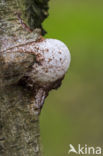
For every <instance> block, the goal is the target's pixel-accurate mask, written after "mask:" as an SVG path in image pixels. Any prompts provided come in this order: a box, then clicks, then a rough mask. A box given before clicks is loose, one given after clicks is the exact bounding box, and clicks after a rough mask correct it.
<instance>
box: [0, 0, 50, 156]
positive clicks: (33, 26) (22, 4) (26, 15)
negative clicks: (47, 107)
mask: <svg viewBox="0 0 103 156" xmlns="http://www.w3.org/2000/svg"><path fill="white" fill-rule="evenodd" d="M47 16H48V0H30V1H28V0H0V156H40V155H41V152H40V151H41V150H40V138H39V137H40V131H39V111H40V110H39V109H37V106H36V99H35V97H36V95H35V92H34V93H33V92H32V91H31V90H29V89H28V88H25V87H24V86H23V85H22V86H21V85H20V83H19V81H20V80H21V79H22V77H23V76H24V74H25V73H26V71H29V70H30V69H31V66H32V65H33V64H34V63H35V55H33V54H31V53H23V52H22V53H21V52H19V51H16V52H15V51H11V52H9V53H6V50H7V49H10V48H12V47H15V46H20V45H23V44H24V45H25V44H27V43H29V42H32V41H33V42H34V41H37V40H38V39H40V37H41V34H44V33H45V31H44V30H43V28H42V26H41V24H42V22H43V20H44V19H45V18H46V17H47ZM3 51H5V53H3Z"/></svg>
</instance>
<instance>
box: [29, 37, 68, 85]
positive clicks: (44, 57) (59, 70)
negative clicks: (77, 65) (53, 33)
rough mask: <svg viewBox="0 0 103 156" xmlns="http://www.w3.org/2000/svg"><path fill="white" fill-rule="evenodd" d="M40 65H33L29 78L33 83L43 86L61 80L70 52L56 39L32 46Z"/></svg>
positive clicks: (66, 68)
mask: <svg viewBox="0 0 103 156" xmlns="http://www.w3.org/2000/svg"><path fill="white" fill-rule="evenodd" d="M33 48H34V51H37V52H36V53H37V56H38V59H41V61H40V63H38V62H37V63H34V65H33V69H32V72H30V73H29V76H30V77H31V78H32V80H33V82H34V83H39V84H40V85H45V84H49V83H53V82H55V81H57V80H59V79H61V78H62V77H63V76H64V75H65V73H66V72H67V70H68V68H69V65H70V60H71V56H70V52H69V50H68V48H67V46H66V45H65V44H64V43H63V42H61V41H59V40H56V39H44V40H43V41H41V42H36V43H35V45H34V46H33Z"/></svg>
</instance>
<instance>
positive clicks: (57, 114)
mask: <svg viewBox="0 0 103 156" xmlns="http://www.w3.org/2000/svg"><path fill="white" fill-rule="evenodd" d="M44 27H45V29H46V30H47V32H48V34H47V35H46V37H48V38H57V39H60V40H62V41H64V42H65V43H66V44H67V46H68V47H69V49H70V51H71V56H72V61H71V66H70V69H69V71H68V73H67V75H66V77H65V80H64V81H63V85H62V87H61V88H60V89H59V90H58V91H52V92H51V93H50V95H49V96H48V98H47V100H46V102H45V105H44V109H43V111H42V114H41V118H40V120H41V125H40V126H41V137H42V138H41V139H42V140H41V141H42V144H43V151H44V156H67V155H68V150H69V144H70V143H71V144H73V145H74V146H75V147H77V145H78V144H81V145H85V144H87V145H88V146H89V145H91V146H101V147H102V146H103V140H102V139H103V124H102V119H103V83H102V79H103V1H102V0H51V2H50V16H49V18H48V19H47V20H46V21H45V23H44ZM72 155H73V154H71V156H72ZM74 155H75V154H74Z"/></svg>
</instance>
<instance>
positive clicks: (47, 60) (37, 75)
mask: <svg viewBox="0 0 103 156" xmlns="http://www.w3.org/2000/svg"><path fill="white" fill-rule="evenodd" d="M11 51H12V52H19V53H20V52H22V53H30V54H33V55H34V56H35V62H34V64H33V65H32V66H31V69H30V68H29V70H28V71H26V72H25V74H24V75H23V77H22V78H21V79H20V81H19V84H21V85H24V86H26V87H28V88H29V89H32V92H33V93H34V96H35V99H36V103H35V106H36V109H37V110H38V109H39V110H41V108H42V106H43V103H44V100H45V98H46V96H47V95H48V92H49V91H50V90H51V89H57V88H58V87H59V86H60V85H61V82H62V80H63V78H64V76H65V73H66V72H67V70H68V68H69V65H70V60H71V56H70V52H69V50H68V48H67V46H66V45H65V44H64V43H63V42H61V41H59V40H56V39H43V38H41V39H40V40H38V41H36V42H29V43H26V44H23V45H19V46H15V47H13V48H9V49H7V50H6V53H9V52H11ZM39 112H40V111H39Z"/></svg>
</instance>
